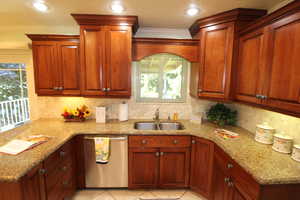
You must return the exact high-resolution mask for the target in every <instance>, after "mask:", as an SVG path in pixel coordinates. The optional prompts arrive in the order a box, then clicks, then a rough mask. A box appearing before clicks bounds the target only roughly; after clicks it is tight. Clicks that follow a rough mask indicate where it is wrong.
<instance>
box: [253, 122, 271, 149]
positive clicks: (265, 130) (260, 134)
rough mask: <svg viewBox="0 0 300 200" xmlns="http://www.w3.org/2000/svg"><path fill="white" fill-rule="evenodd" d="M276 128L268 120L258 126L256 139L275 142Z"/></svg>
mask: <svg viewBox="0 0 300 200" xmlns="http://www.w3.org/2000/svg"><path fill="white" fill-rule="evenodd" d="M274 133H275V129H274V128H272V127H271V126H269V125H268V124H267V123H266V122H265V123H263V124H259V125H257V126H256V132H255V140H256V141H257V142H260V143H263V144H273V135H274Z"/></svg>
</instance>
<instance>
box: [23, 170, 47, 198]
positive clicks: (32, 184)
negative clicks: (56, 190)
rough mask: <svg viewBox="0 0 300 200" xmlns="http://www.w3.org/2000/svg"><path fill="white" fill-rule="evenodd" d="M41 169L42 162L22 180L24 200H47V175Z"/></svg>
mask: <svg viewBox="0 0 300 200" xmlns="http://www.w3.org/2000/svg"><path fill="white" fill-rule="evenodd" d="M40 170H42V164H40V165H38V166H37V167H35V168H34V169H32V170H31V171H30V172H28V173H27V174H26V175H25V177H24V179H23V181H22V187H23V191H24V194H23V196H24V200H46V192H45V177H44V174H43V173H41V172H42V171H40Z"/></svg>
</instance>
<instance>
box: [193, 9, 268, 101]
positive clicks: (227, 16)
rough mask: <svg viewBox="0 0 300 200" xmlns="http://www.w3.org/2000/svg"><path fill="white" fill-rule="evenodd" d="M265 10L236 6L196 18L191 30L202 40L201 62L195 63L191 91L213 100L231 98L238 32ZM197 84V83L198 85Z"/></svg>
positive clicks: (197, 95)
mask: <svg viewBox="0 0 300 200" xmlns="http://www.w3.org/2000/svg"><path fill="white" fill-rule="evenodd" d="M265 14H266V11H265V10H255V9H234V10H230V11H227V12H223V13H219V14H216V15H213V16H211V17H207V18H203V19H199V20H197V21H196V22H195V23H194V24H193V25H192V26H191V27H190V32H191V34H192V36H193V38H194V39H199V40H200V41H199V47H200V48H199V63H194V64H192V69H191V71H192V73H191V79H190V81H191V83H190V93H191V95H192V96H195V97H200V98H208V99H214V100H225V101H227V100H230V99H232V96H233V93H232V88H234V87H235V84H234V78H235V68H236V62H237V56H238V51H237V49H238V37H237V33H238V31H239V30H240V29H241V27H242V26H244V25H246V24H248V23H250V22H251V21H254V20H255V19H257V18H259V17H261V16H263V15H265ZM195 84H196V85H195Z"/></svg>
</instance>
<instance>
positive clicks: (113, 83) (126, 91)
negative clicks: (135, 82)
mask: <svg viewBox="0 0 300 200" xmlns="http://www.w3.org/2000/svg"><path fill="white" fill-rule="evenodd" d="M106 58H107V62H106V69H107V74H106V78H107V91H108V92H107V95H109V96H124V97H130V95H131V28H130V27H127V26H112V27H110V28H109V31H108V32H107V48H106Z"/></svg>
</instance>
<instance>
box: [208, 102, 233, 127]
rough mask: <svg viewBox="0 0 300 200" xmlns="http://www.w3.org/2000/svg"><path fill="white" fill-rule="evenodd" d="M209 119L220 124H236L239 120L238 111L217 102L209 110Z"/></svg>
mask: <svg viewBox="0 0 300 200" xmlns="http://www.w3.org/2000/svg"><path fill="white" fill-rule="evenodd" d="M207 119H208V120H209V121H211V122H213V123H215V124H218V125H219V126H224V125H235V124H236V122H237V111H232V110H231V109H230V108H228V107H226V106H225V105H224V104H221V103H217V104H216V105H214V106H212V107H211V108H210V109H209V111H208V112H207Z"/></svg>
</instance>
